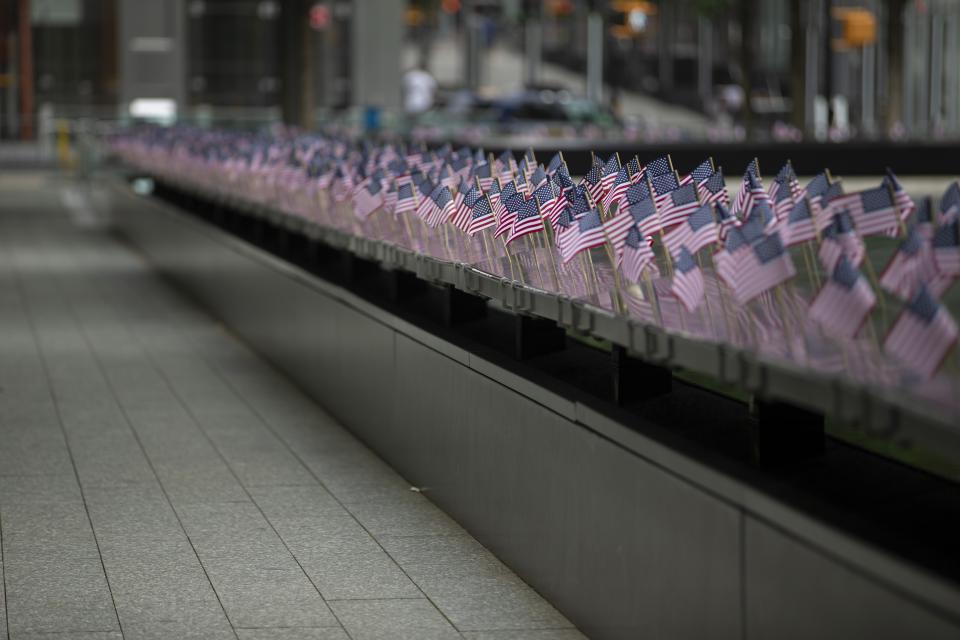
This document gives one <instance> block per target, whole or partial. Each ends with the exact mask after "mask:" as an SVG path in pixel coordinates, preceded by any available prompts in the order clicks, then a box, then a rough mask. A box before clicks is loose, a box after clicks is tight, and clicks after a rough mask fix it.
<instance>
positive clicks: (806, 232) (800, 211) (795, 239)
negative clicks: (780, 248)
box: [783, 198, 817, 247]
mask: <svg viewBox="0 0 960 640" xmlns="http://www.w3.org/2000/svg"><path fill="white" fill-rule="evenodd" d="M783 236H784V242H785V243H786V245H787V246H788V247H795V246H797V245H798V244H803V243H804V242H809V241H810V240H813V239H814V238H816V237H817V229H816V223H815V221H814V218H813V212H812V211H810V201H809V200H807V199H806V198H804V199H803V200H801V201H800V202H798V203H797V204H795V205H794V207H793V209H791V210H790V214H789V215H788V216H787V221H786V224H785V225H784V227H783Z"/></svg>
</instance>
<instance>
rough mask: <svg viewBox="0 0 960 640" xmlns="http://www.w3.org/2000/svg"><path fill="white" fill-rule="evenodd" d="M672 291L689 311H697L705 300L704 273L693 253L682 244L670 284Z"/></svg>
mask: <svg viewBox="0 0 960 640" xmlns="http://www.w3.org/2000/svg"><path fill="white" fill-rule="evenodd" d="M670 293H672V294H673V295H674V297H676V298H677V300H679V301H680V303H681V304H682V305H683V306H684V308H685V309H686V310H687V311H695V310H696V308H697V307H698V306H700V303H701V302H702V301H703V295H704V286H703V273H701V271H700V267H699V266H697V262H696V260H694V259H693V254H692V253H691V252H690V250H689V249H687V248H686V247H685V246H682V245H681V246H680V249H679V251H678V256H677V264H676V270H675V271H674V273H673V282H672V283H671V284H670Z"/></svg>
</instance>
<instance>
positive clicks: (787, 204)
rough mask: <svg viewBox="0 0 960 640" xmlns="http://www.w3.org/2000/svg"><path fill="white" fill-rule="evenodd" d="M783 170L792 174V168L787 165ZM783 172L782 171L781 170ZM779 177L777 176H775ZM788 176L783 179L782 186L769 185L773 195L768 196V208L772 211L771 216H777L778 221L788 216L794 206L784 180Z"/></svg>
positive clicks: (790, 192)
mask: <svg viewBox="0 0 960 640" xmlns="http://www.w3.org/2000/svg"><path fill="white" fill-rule="evenodd" d="M784 169H789V170H790V173H791V174H792V173H793V168H792V167H791V166H790V165H789V164H787V165H784ZM781 171H783V169H781ZM777 177H778V178H779V177H780V176H779V175H778V176H777ZM789 179H790V176H787V177H786V178H785V181H784V183H783V184H780V185H778V184H777V183H776V182H774V183H773V184H772V185H771V189H770V190H771V191H772V192H773V193H771V194H769V196H770V206H771V208H772V209H773V214H774V215H775V216H777V219H778V220H784V219H786V217H787V216H789V215H790V212H791V211H792V210H793V208H794V207H795V206H796V201H794V199H793V192H792V190H791V189H790V185H789V183H788V182H786V180H789Z"/></svg>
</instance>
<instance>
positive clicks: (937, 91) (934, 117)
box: [928, 8, 960, 135]
mask: <svg viewBox="0 0 960 640" xmlns="http://www.w3.org/2000/svg"><path fill="white" fill-rule="evenodd" d="M941 10H942V9H941V8H936V9H934V10H933V12H931V15H930V104H929V105H928V107H929V120H930V130H931V132H932V133H933V134H934V135H936V133H937V129H938V128H939V126H940V125H941V124H942V123H943V54H944V51H943V45H944V34H943V16H942V14H941V13H940V11H941ZM957 73H960V70H954V75H956V74H957Z"/></svg>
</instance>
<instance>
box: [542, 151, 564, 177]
mask: <svg viewBox="0 0 960 640" xmlns="http://www.w3.org/2000/svg"><path fill="white" fill-rule="evenodd" d="M566 166H567V163H566V162H565V161H564V159H563V154H562V153H560V152H559V151H557V152H556V153H555V154H553V157H552V158H550V164H548V165H547V173H548V174H550V175H551V176H552V175H553V174H555V173H556V172H557V171H558V170H560V169H561V168H566Z"/></svg>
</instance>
